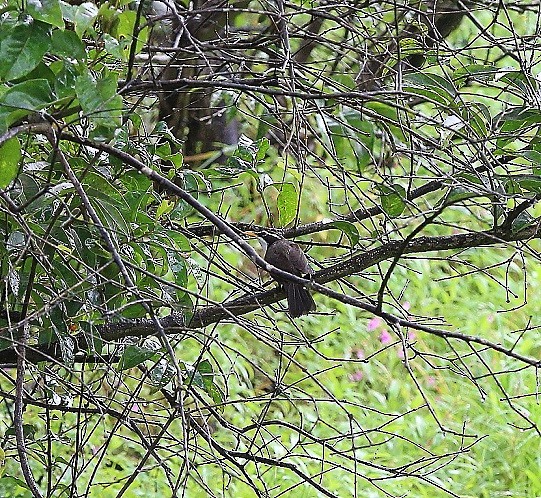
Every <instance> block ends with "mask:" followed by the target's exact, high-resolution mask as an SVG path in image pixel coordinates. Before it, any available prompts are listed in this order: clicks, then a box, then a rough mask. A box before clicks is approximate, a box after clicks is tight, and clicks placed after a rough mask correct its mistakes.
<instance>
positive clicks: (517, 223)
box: [511, 211, 536, 233]
mask: <svg viewBox="0 0 541 498" xmlns="http://www.w3.org/2000/svg"><path fill="white" fill-rule="evenodd" d="M534 223H536V220H535V218H534V217H533V216H532V215H531V214H530V213H528V211H523V212H522V213H520V214H519V215H518V216H517V217H516V218H515V219H514V220H513V222H512V223H511V231H512V232H513V233H517V232H520V231H521V230H524V229H525V228H527V227H529V226H530V225H533V224H534Z"/></svg>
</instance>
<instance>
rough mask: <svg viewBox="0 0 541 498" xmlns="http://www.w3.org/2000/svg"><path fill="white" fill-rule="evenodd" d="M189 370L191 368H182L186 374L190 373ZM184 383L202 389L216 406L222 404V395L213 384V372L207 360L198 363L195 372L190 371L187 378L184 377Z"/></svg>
mask: <svg viewBox="0 0 541 498" xmlns="http://www.w3.org/2000/svg"><path fill="white" fill-rule="evenodd" d="M191 368H193V367H186V366H184V369H185V370H186V371H187V372H190V370H191ZM186 383H187V384H190V383H193V385H195V386H197V387H199V388H201V389H203V391H205V392H206V393H207V394H208V395H209V396H210V397H211V399H212V401H214V403H216V404H221V403H223V400H224V393H223V392H222V390H221V389H220V388H219V387H218V386H217V385H216V384H215V383H214V370H213V368H212V364H211V363H210V361H208V360H203V361H200V362H199V363H198V364H197V366H196V368H195V371H192V373H190V374H189V375H188V376H187V377H186Z"/></svg>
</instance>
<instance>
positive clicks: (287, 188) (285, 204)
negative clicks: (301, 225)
mask: <svg viewBox="0 0 541 498" xmlns="http://www.w3.org/2000/svg"><path fill="white" fill-rule="evenodd" d="M298 205H299V193H298V192H297V188H296V187H295V185H293V184H292V183H284V184H282V187H281V189H280V193H279V194H278V198H277V200H276V206H277V208H278V218H279V224H280V226H282V227H283V226H286V225H288V224H289V223H291V222H292V221H293V220H294V219H295V216H296V215H297V207H298Z"/></svg>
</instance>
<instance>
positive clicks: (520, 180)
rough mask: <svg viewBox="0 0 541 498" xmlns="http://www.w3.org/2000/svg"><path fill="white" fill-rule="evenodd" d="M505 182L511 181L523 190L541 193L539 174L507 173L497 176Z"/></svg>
mask: <svg viewBox="0 0 541 498" xmlns="http://www.w3.org/2000/svg"><path fill="white" fill-rule="evenodd" d="M497 178H499V179H501V180H502V181H503V182H505V183H506V187H507V183H509V182H511V184H513V185H518V186H519V187H520V188H521V189H522V190H525V191H527V192H533V193H535V194H541V177H539V176H537V175H505V176H500V175H499V176H497Z"/></svg>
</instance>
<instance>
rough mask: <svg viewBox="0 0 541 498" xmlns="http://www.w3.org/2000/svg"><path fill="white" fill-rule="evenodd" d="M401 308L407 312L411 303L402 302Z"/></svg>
mask: <svg viewBox="0 0 541 498" xmlns="http://www.w3.org/2000/svg"><path fill="white" fill-rule="evenodd" d="M402 308H404V310H406V311H409V310H410V308H411V303H410V302H409V301H404V302H403V303H402Z"/></svg>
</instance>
